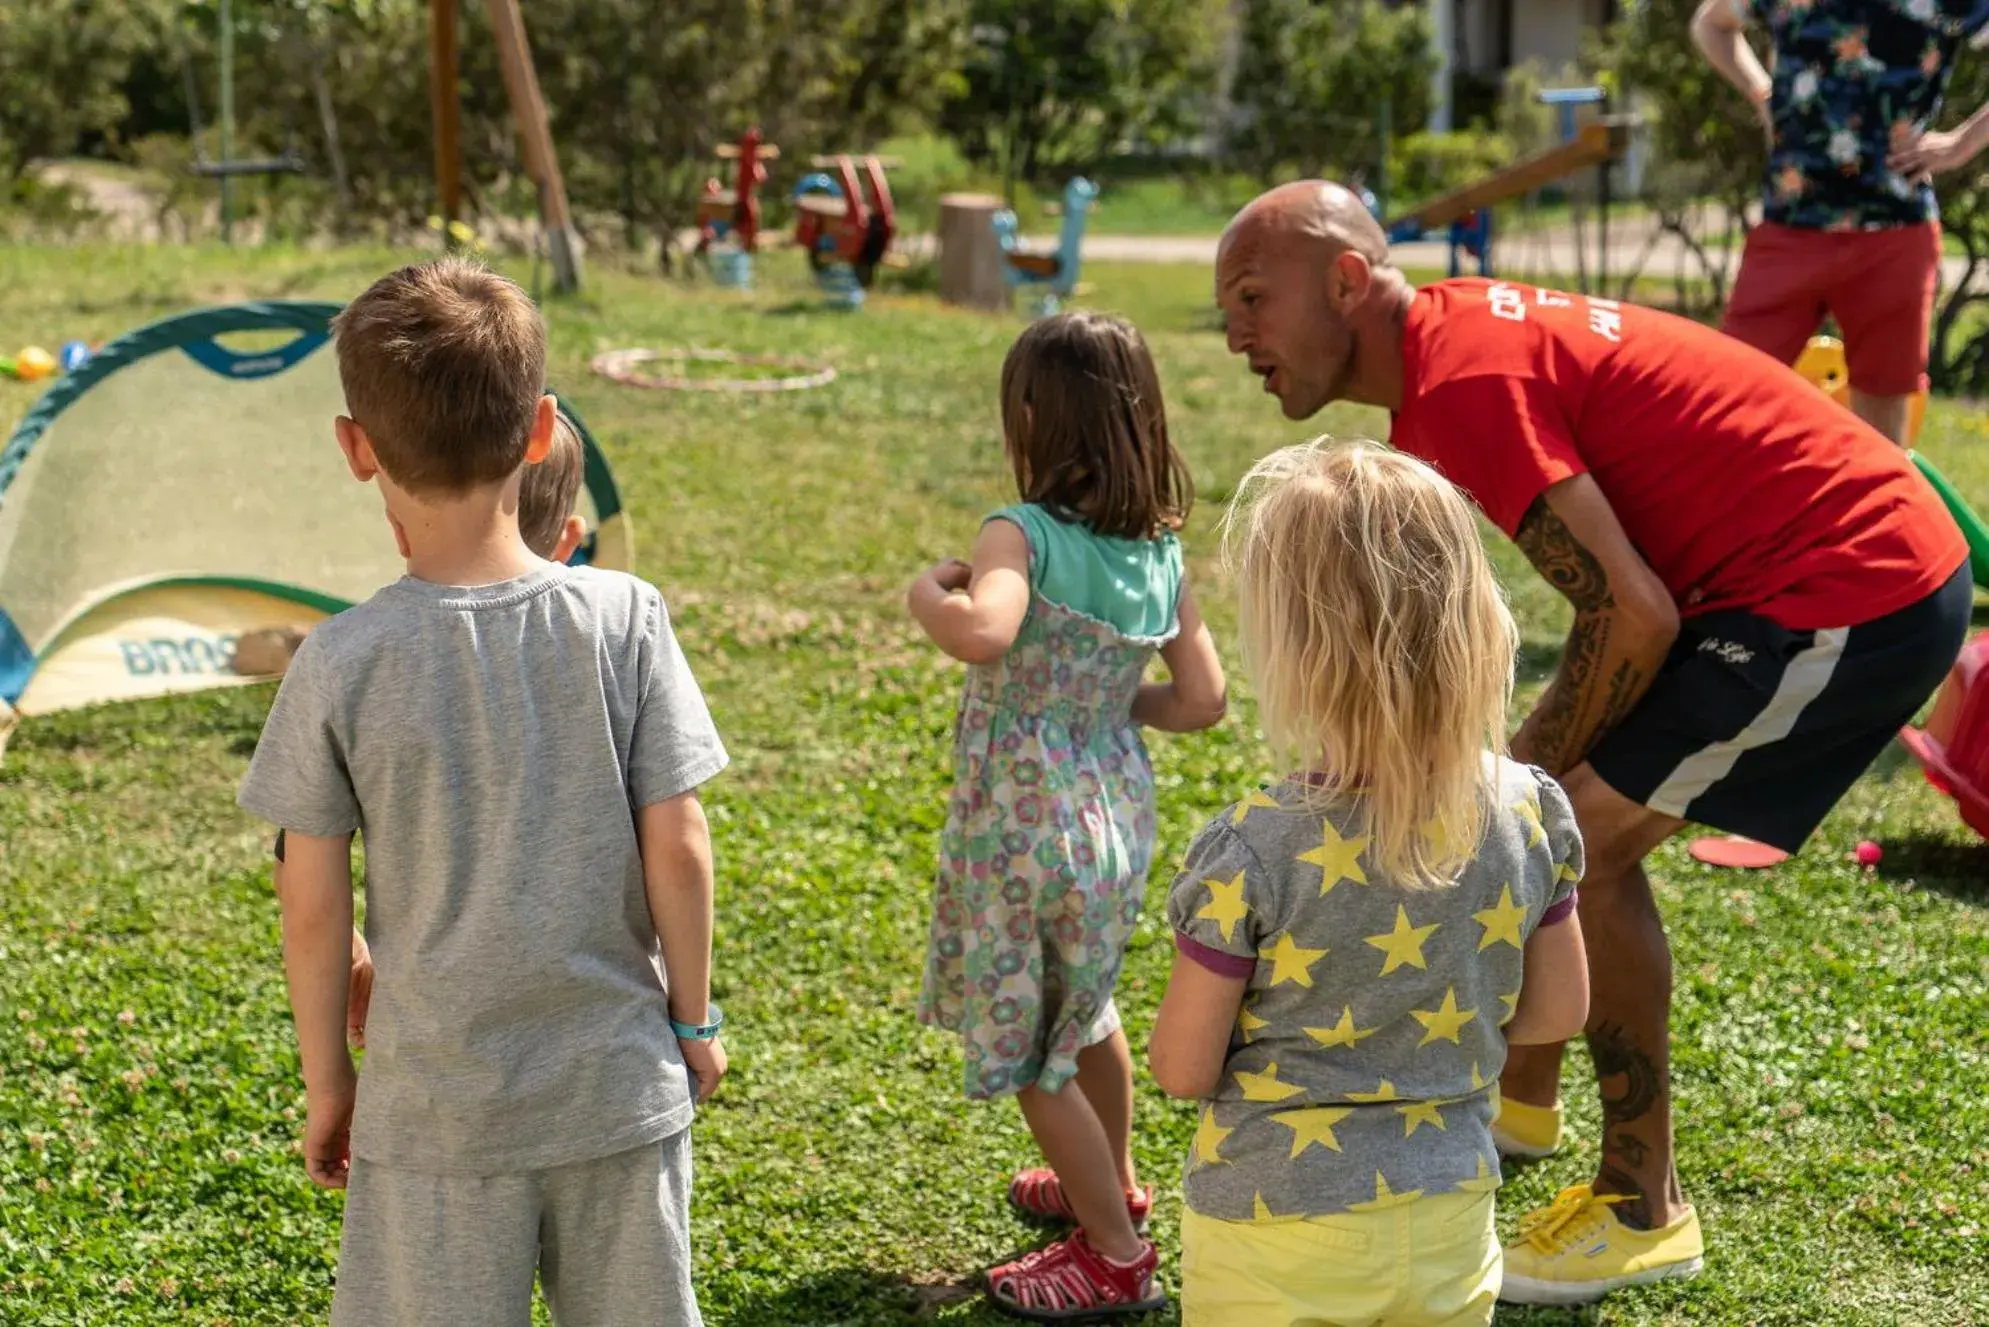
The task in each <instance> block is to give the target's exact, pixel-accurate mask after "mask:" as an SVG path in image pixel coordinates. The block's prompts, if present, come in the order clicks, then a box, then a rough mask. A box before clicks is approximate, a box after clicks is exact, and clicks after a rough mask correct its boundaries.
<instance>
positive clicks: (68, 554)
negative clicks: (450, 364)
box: [0, 300, 633, 743]
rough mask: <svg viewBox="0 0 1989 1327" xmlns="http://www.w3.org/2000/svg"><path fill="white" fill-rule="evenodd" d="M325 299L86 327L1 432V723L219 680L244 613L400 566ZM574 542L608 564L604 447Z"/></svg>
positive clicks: (617, 528) (385, 579)
mask: <svg viewBox="0 0 1989 1327" xmlns="http://www.w3.org/2000/svg"><path fill="white" fill-rule="evenodd" d="M339 307H340V306H339V305H337V304H331V303H324V302H318V301H296V300H271V301H262V302H257V303H247V304H234V305H228V306H224V307H218V308H206V309H198V310H194V311H192V312H188V313H182V314H179V315H176V316H173V317H169V318H166V319H163V320H161V321H159V322H155V323H152V324H150V325H148V326H145V327H141V328H139V329H138V330H136V331H133V332H130V333H128V334H127V335H125V336H122V337H119V338H118V339H116V340H114V341H111V342H109V343H107V344H106V345H104V346H103V347H102V348H101V349H100V350H98V351H97V352H96V353H95V354H94V355H92V356H91V357H90V358H89V359H87V360H86V361H84V362H83V364H81V365H80V366H79V367H78V368H76V369H75V370H74V371H73V372H71V373H70V374H68V375H67V376H65V377H62V378H60V379H58V380H56V381H55V383H54V384H53V385H52V386H51V387H50V388H49V390H48V391H47V392H46V393H45V394H44V395H43V396H42V398H41V399H40V400H39V401H38V402H37V403H36V404H35V405H34V407H33V408H32V409H31V410H30V411H29V412H28V414H27V415H26V417H24V418H23V419H22V420H21V422H20V424H19V426H18V427H17V428H16V429H15V430H14V433H13V435H12V437H11V438H10V439H9V440H8V441H7V443H6V445H5V447H4V449H0V743H4V740H5V735H6V733H7V731H8V730H9V729H11V727H12V726H13V724H14V723H15V722H16V716H17V715H33V714H45V713H49V712H52V711H56V710H63V709H69V708H73V707H76V706H81V705H89V704H95V703H98V702H102V701H113V700H124V699H134V698H137V697H141V696H152V695H160V694H165V693H168V692H176V691H189V690H199V689H203V688H207V687H213V686H223V685H229V684H233V683H240V682H244V681H251V680H253V679H252V678H248V677H244V676H243V675H242V674H240V673H238V672H237V671H236V670H235V669H234V667H233V656H234V644H235V641H236V640H237V639H238V638H239V637H240V636H241V635H242V634H243V633H245V632H249V631H255V630H261V629H265V628H290V627H298V626H308V625H309V624H310V623H312V622H315V621H318V620H320V619H322V618H324V617H327V616H329V615H331V614H333V613H336V612H339V611H340V610H342V609H344V608H347V607H349V606H351V605H352V604H354V603H357V602H359V601H360V600H362V599H364V598H366V597H367V596H368V595H370V594H371V593H373V591H375V590H377V589H379V588H380V587H381V586H383V585H386V584H388V583H390V582H391V581H393V580H394V579H396V578H397V577H399V576H400V575H401V573H402V571H403V566H402V563H401V561H400V558H399V555H398V553H397V551H396V549H395V545H394V540H393V537H392V535H391V533H390V531H389V529H388V527H387V524H386V520H385V517H384V513H383V510H382V508H381V504H380V497H379V494H378V493H377V492H376V491H374V490H373V488H372V487H371V486H370V485H362V484H357V483H354V482H353V480H352V476H351V474H350V472H349V471H347V469H346V468H345V461H344V458H343V457H342V456H341V454H340V453H339V450H338V444H337V442H336V441H335V440H334V438H333V434H332V420H333V419H334V418H335V417H336V416H337V415H339V414H341V413H343V411H344V409H345V397H344V392H343V391H342V389H341V388H340V385H339V377H338V365H337V357H336V356H335V355H334V354H333V353H332V350H331V344H330V343H331V319H332V318H333V316H334V315H335V314H337V312H338V310H339ZM560 408H561V410H562V412H563V413H564V414H565V415H566V418H567V420H568V422H569V423H570V424H571V425H572V426H573V428H574V431H575V432H576V433H578V434H579V436H580V439H581V443H582V447H583V449H584V452H585V456H586V480H585V483H584V484H583V485H582V493H581V500H580V508H579V514H580V515H581V516H582V517H583V519H585V521H586V523H587V527H588V535H587V538H586V540H585V542H583V543H582V545H581V547H580V550H579V551H578V552H576V553H575V555H574V560H575V561H588V562H592V563H595V564H597V565H602V566H609V567H616V568H621V569H626V568H627V567H628V565H629V562H630V559H631V556H632V552H633V550H632V539H631V535H630V528H629V522H628V519H627V515H626V513H624V512H623V510H622V505H621V498H620V494H619V492H618V490H617V488H616V486H615V481H614V476H613V474H612V473H611V472H610V471H609V468H608V464H607V461H606V459H605V458H604V457H603V456H602V454H601V451H600V448H599V447H598V446H597V445H596V444H595V441H594V439H593V437H592V436H591V435H590V434H589V433H588V432H587V429H586V426H585V424H584V423H583V422H582V421H581V420H580V418H579V417H578V415H576V414H575V413H574V411H573V409H572V407H571V406H570V405H568V404H567V403H565V402H564V401H562V402H561V407H560Z"/></svg>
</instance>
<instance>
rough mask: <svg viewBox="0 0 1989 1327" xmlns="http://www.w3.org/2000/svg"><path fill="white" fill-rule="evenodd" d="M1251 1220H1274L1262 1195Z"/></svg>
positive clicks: (1258, 1197) (1259, 1196) (1481, 1163)
mask: <svg viewBox="0 0 1989 1327" xmlns="http://www.w3.org/2000/svg"><path fill="white" fill-rule="evenodd" d="M1479 1164H1480V1165H1483V1164H1484V1162H1483V1161H1480V1162H1479ZM1250 1219H1251V1220H1252V1221H1269V1220H1272V1219H1273V1218H1272V1216H1271V1206H1270V1204H1269V1203H1266V1202H1265V1201H1264V1195H1263V1194H1261V1193H1259V1194H1258V1195H1257V1196H1256V1200H1255V1201H1254V1202H1252V1203H1251V1204H1250Z"/></svg>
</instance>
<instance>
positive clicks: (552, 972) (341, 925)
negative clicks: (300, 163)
mask: <svg viewBox="0 0 1989 1327" xmlns="http://www.w3.org/2000/svg"><path fill="white" fill-rule="evenodd" d="M334 331H335V334H336V337H337V347H338V355H339V368H340V374H341V377H342V379H343V381H344V386H345V393H346V401H347V406H348V409H349V410H350V411H351V417H350V418H340V419H339V420H338V422H337V434H338V440H339V445H340V447H341V449H342V450H343V451H344V453H345V456H346V459H347V462H348V464H349V466H350V468H351V470H352V473H353V476H354V477H355V478H356V479H358V480H360V481H361V482H366V481H374V482H377V483H378V484H379V486H380V489H381V494H382V497H383V499H384V500H385V505H386V509H387V516H388V521H389V523H390V525H391V526H392V527H393V529H394V532H395V537H396V539H397V540H398V541H399V543H400V547H401V548H402V550H403V552H404V554H405V555H406V557H407V566H408V574H407V576H406V577H404V578H403V579H402V580H400V581H398V582H396V583H395V584H393V585H390V586H388V587H386V588H385V589H383V590H381V591H380V592H379V593H377V594H376V595H374V596H373V598H371V599H369V600H368V601H366V602H365V603H363V604H360V605H359V606H357V607H355V608H352V609H349V610H347V611H346V612H344V613H341V614H339V615H338V616H336V617H334V618H331V619H329V620H327V621H325V622H323V623H320V624H319V625H318V626H317V627H316V628H315V629H314V630H313V631H312V632H311V633H310V634H309V636H308V637H307V638H306V639H305V640H304V641H303V643H302V645H301V646H300V647H299V649H298V651H297V654H296V657H295V659H294V660H292V661H291V664H290V667H289V670H288V672H287V674H286V675H285V678H284V681H283V685H282V687H281V689H280V690H279V691H278V693H277V698H276V701H275V703H274V705H273V706H272V708H271V710H270V714H269V719H268V722H267V724H266V726H265V728H264V730H263V736H262V740H261V742H260V743H259V745H258V747H257V749H256V754H255V757H254V759H253V760H252V761H251V764H250V767H249V771H248V774H247V776H246V778H245V779H244V781H243V785H242V789H241V792H240V801H241V803H242V805H243V806H244V807H245V808H247V809H248V810H250V811H252V812H254V813H256V814H259V815H261V816H263V817H264V818H266V819H268V820H270V821H272V822H273V823H275V824H276V825H277V826H279V827H280V828H281V829H282V830H283V831H284V833H285V837H286V840H287V845H286V846H287V852H286V858H287V860H286V862H285V865H284V881H283V888H282V891H281V898H282V906H283V932H284V961H285V967H286V971H287V975H288V977H289V983H290V993H291V1006H292V1010H293V1012H294V1015H295V1020H296V1025H297V1035H298V1045H299V1050H300V1058H301V1059H302V1063H303V1071H304V1080H305V1095H306V1103H307V1116H306V1126H305V1140H304V1153H305V1165H306V1168H307V1170H308V1171H309V1173H310V1175H311V1178H312V1179H313V1180H314V1181H315V1182H317V1183H319V1184H323V1185H327V1186H330V1187H345V1188H346V1189H347V1190H348V1194H347V1201H346V1208H345V1226H344V1235H343V1239H342V1244H341V1249H340V1258H339V1273H338V1284H337V1291H336V1294H335V1296H334V1299H333V1304H332V1321H333V1322H334V1323H335V1324H360V1323H365V1324H376V1323H417V1322H418V1323H423V1324H430V1323H437V1324H442V1323H462V1324H466V1325H467V1324H477V1325H478V1327H483V1325H484V1324H512V1323H516V1324H521V1325H522V1324H526V1323H529V1321H530V1315H531V1301H532V1286H533V1279H534V1275H535V1274H536V1275H537V1276H538V1278H539V1280H540V1282H541V1284H542V1286H543V1289H544V1291H545V1295H546V1298H547V1300H548V1302H549V1304H550V1306H551V1308H552V1311H553V1314H554V1317H555V1320H556V1321H558V1322H560V1323H561V1324H563V1325H565V1324H585V1323H599V1324H608V1323H614V1324H624V1323H637V1322H642V1323H656V1324H669V1325H670V1327H678V1325H679V1324H695V1323H697V1322H699V1321H700V1319H699V1315H698V1309H697V1302H696V1297H695V1295H694V1293H693V1290H692V1287H691V1284H690V1252H689V1186H690V1147H689V1125H690V1122H691V1118H692V1114H693V1110H694V1104H693V1103H694V1097H695V1099H696V1100H702V1099H704V1098H705V1097H707V1096H708V1095H709V1094H710V1092H711V1091H712V1089H713V1088H714V1087H715V1086H716V1085H717V1082H718V1080H719V1078H720V1077H721V1076H722V1075H723V1073H724V1070H725V1058H724V1051H723V1048H722V1047H721V1046H720V1044H719V1042H718V1041H717V1038H716V1035H715V1034H716V1026H715V1025H716V1023H717V1022H718V1021H719V1020H718V1018H717V1017H716V1013H715V1010H713V1009H712V1008H711V1006H710V1003H709V998H708V997H709V989H710V943H711V889H712V877H711V849H710V840H709V836H708V833H707V830H706V825H705V820H704V815H703V812H702V810H701V808H700V805H699V802H698V798H697V795H696V791H695V790H696V788H697V787H698V785H699V784H701V783H702V782H704V781H705V780H707V779H709V778H710V777H712V776H713V775H715V774H716V773H718V772H719V771H720V770H721V769H722V768H724V766H725V764H726V754H725V751H724V748H723V746H722V744H721V743H720V740H719V737H718V734H717V732H716V731H715V729H714V728H713V726H712V723H711V719H710V716H709V714H708V712H707V710H706V707H705V703H704V700H703V697H702V696H701V694H700V693H699V690H698V687H697V684H696V682H695V680H694V679H693V677H692V676H691V672H690V669H689V667H688V666H687V665H686V663H685V661H684V658H683V656H682V654H681V653H680V652H679V650H678V648H677V644H676V640H675V637H674V635H673V634H672V632H671V630H670V623H669V616H668V613H667V610H666V609H665V607H664V604H663V602H662V600H661V598H660V596H658V595H657V593H656V591H655V590H654V589H653V588H651V587H649V586H648V585H645V584H644V583H642V582H640V581H638V580H636V579H635V578H633V577H630V576H626V575H622V574H620V573H615V572H604V571H599V570H594V569H589V568H567V567H564V566H562V565H559V564H557V563H552V562H548V561H546V560H544V559H543V558H541V557H539V556H538V555H537V554H536V553H534V552H533V551H532V549H531V548H529V547H528V546H527V545H526V543H525V541H524V539H523V537H522V536H521V532H520V528H519V518H518V512H517V506H518V489H519V485H520V483H521V472H522V471H523V470H524V468H525V467H526V466H527V465H530V464H537V463H539V462H542V461H544V459H545V457H546V455H547V452H548V451H549V449H550V448H551V445H552V440H553V434H554V432H555V412H556V406H555V404H554V402H553V400H552V398H551V397H548V396H543V395H542V394H541V392H540V387H539V384H541V383H542V382H543V381H544V370H545V332H544V327H543V324H542V323H541V322H540V320H539V316H538V313H537V310H536V309H534V308H533V306H532V304H531V301H530V300H529V299H528V298H527V297H526V296H525V294H524V292H523V291H521V290H519V289H518V288H517V287H516V286H515V285H513V284H512V283H511V282H509V281H505V280H503V279H501V278H499V277H497V276H495V275H493V274H491V273H488V272H486V271H484V270H483V269H481V268H480V267H477V266H476V265H475V264H472V263H468V262H464V261H461V260H454V259H447V260H440V261H437V262H433V263H428V264H423V265H420V266H416V267H409V268H404V269H402V270H401V271H398V272H396V273H393V274H392V275H390V276H388V277H385V278H383V279H382V280H380V281H379V282H377V283H375V284H374V286H373V287H371V288H370V289H369V290H367V291H366V292H365V293H364V294H363V295H361V296H360V297H359V298H358V299H357V300H355V301H353V303H352V304H351V305H350V306H349V307H348V308H347V309H346V310H345V311H344V312H343V313H342V314H340V315H339V318H338V320H337V322H336V324H335V327H334ZM569 501H570V499H569ZM561 523H562V524H564V522H563V521H562V522H561ZM355 830H357V831H359V832H360V833H363V834H364V836H365V839H366V865H367V909H366V930H367V940H368V942H369V945H370V948H371V950H372V953H373V958H374V961H375V963H376V965H377V970H376V976H375V986H374V991H373V1007H372V1011H371V1014H370V1016H369V1018H368V1020H367V1021H368V1023H369V1024H370V1026H369V1028H368V1036H367V1043H368V1049H367V1055H366V1063H365V1070H364V1073H363V1074H357V1075H356V1074H355V1071H354V1068H353V1063H352V1059H351V1055H350V1053H349V1052H348V1051H347V1049H346V1045H345V1030H346V1029H345V1022H346V1011H347V1007H348V999H349V989H348V981H349V976H350V962H351V951H350V936H351V921H352V891H351V858H350V851H351V837H350V836H351V835H352V833H353V832H354V831H355Z"/></svg>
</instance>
